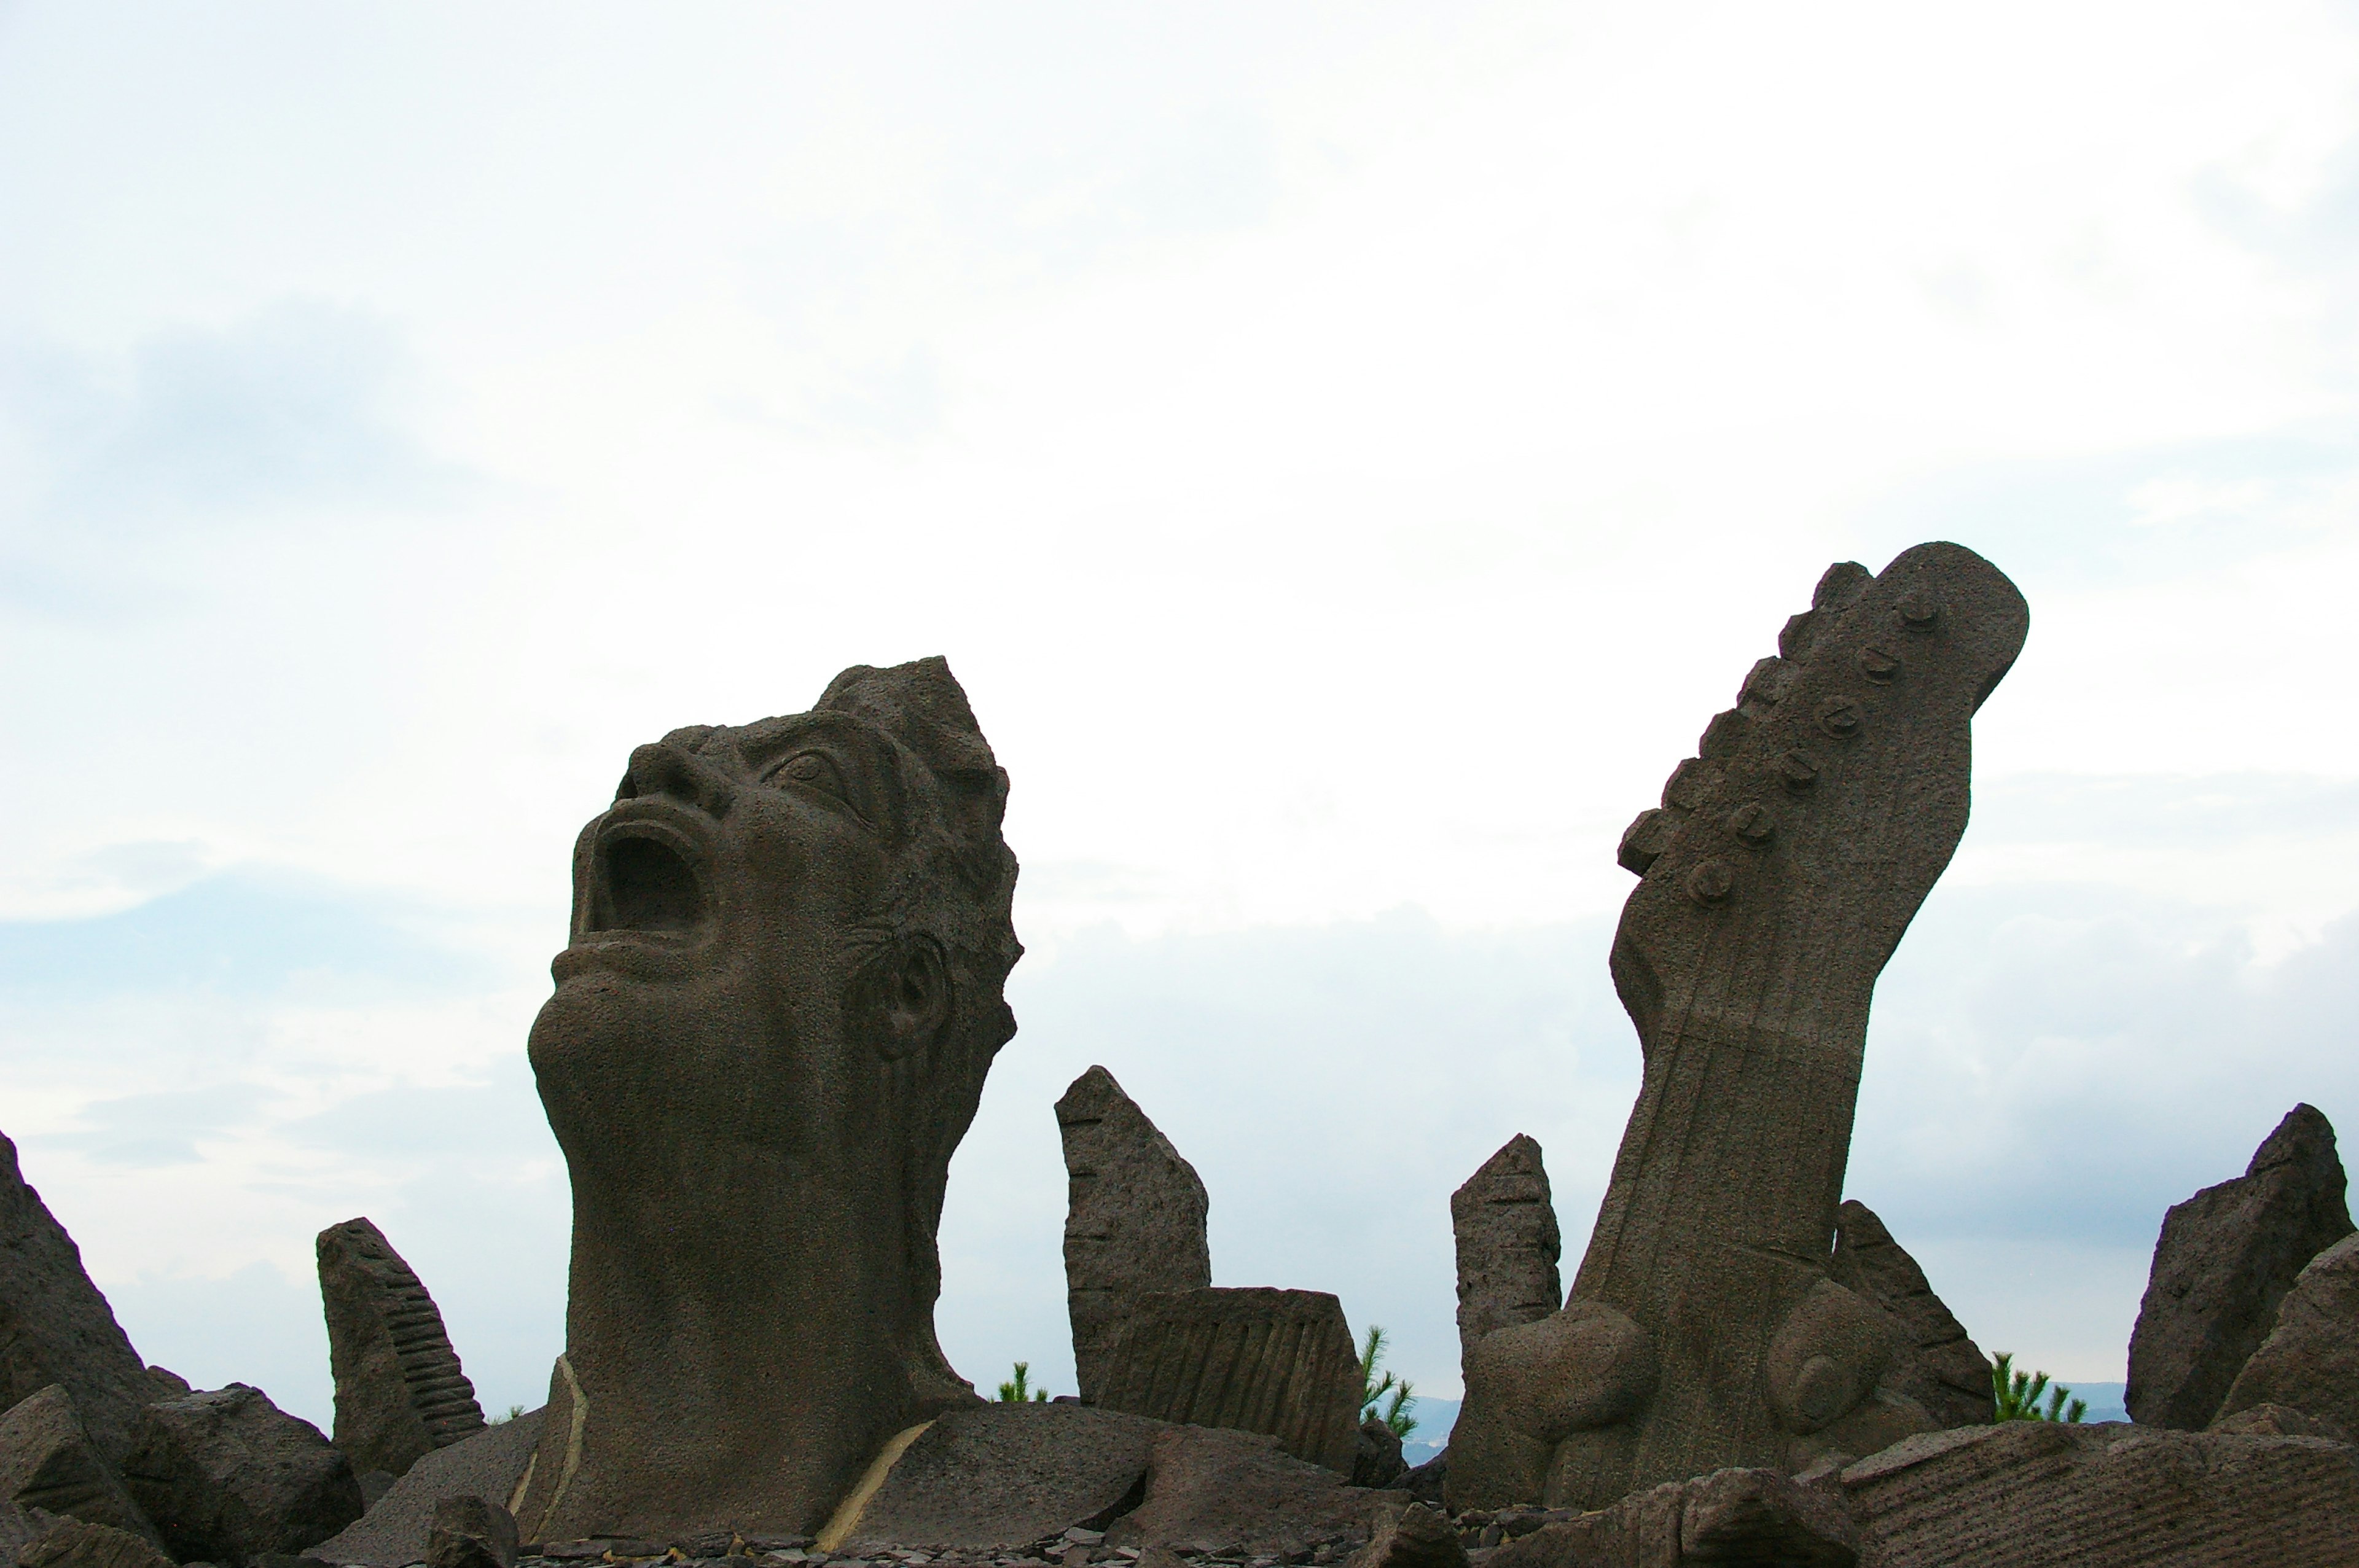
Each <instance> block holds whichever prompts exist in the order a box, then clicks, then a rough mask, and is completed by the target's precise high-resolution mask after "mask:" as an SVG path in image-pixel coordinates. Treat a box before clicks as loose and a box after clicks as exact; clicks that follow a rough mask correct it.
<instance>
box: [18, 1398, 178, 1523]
mask: <svg viewBox="0 0 2359 1568" xmlns="http://www.w3.org/2000/svg"><path fill="white" fill-rule="evenodd" d="M0 1498H5V1499H7V1500H8V1501H10V1502H13V1503H15V1504H16V1506H17V1507H18V1508H21V1509H45V1510H47V1511H48V1512H49V1513H53V1514H65V1515H69V1516H71V1517H72V1518H74V1519H82V1520H84V1521H86V1522H88V1523H91V1524H103V1525H110V1526H113V1527H114V1528H115V1529H117V1530H129V1531H130V1532H131V1533H132V1534H134V1535H136V1536H139V1537H141V1538H143V1539H144V1540H146V1541H148V1542H149V1543H150V1544H151V1545H154V1546H161V1545H162V1544H163V1541H162V1538H161V1537H159V1536H158V1535H157V1533H156V1527H155V1526H154V1525H152V1524H150V1523H148V1522H147V1515H146V1514H145V1513H143V1512H141V1511H140V1508H139V1505H138V1504H137V1503H136V1502H133V1501H132V1500H131V1494H130V1493H128V1492H126V1491H125V1490H124V1489H123V1483H122V1482H121V1481H119V1480H117V1479H116V1478H115V1475H114V1470H113V1469H112V1468H111V1467H110V1466H109V1465H107V1463H106V1461H105V1459H104V1458H103V1457H102V1456H101V1455H100V1454H99V1452H98V1447H97V1444H94V1443H92V1441H91V1437H90V1433H89V1432H88V1431H87V1430H85V1429H84V1428H83V1426H82V1418H81V1417H80V1416H79V1415H78V1414H76V1413H75V1411H74V1404H73V1396H71V1394H69V1393H67V1392H66V1390H65V1388H64V1386H63V1385H62V1384H59V1383H52V1384H50V1385H49V1387H48V1388H46V1389H43V1390H41V1391H40V1392H39V1393H38V1394H35V1395H33V1396H32V1397H31V1398H29V1399H25V1400H18V1401H17V1402H16V1405H15V1406H14V1407H12V1408H11V1409H10V1410H9V1411H7V1412H6V1413H5V1415H0Z"/></svg>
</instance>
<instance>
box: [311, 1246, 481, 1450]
mask: <svg viewBox="0 0 2359 1568" xmlns="http://www.w3.org/2000/svg"><path fill="white" fill-rule="evenodd" d="M316 1251H317V1253H318V1256H319V1263H320V1300H321V1306H322V1307H323V1308H324V1309H325V1311H326V1314H327V1319H328V1362H329V1366H330V1367H331V1368H332V1369H333V1371H334V1373H335V1377H336V1427H335V1434H334V1441H335V1444H336V1446H337V1447H338V1448H340V1449H342V1450H343V1452H344V1454H345V1455H346V1456H347V1457H349V1458H350V1459H351V1460H352V1462H353V1469H355V1470H358V1471H362V1472H367V1471H373V1470H382V1471H385V1472H387V1473H388V1474H390V1475H392V1476H400V1475H401V1474H402V1473H403V1472H405V1471H407V1470H408V1468H409V1467H410V1466H411V1465H414V1464H416V1463H417V1462H418V1461H419V1459H420V1458H421V1457H423V1456H424V1455H425V1454H429V1453H431V1452H432V1451H433V1450H435V1449H437V1448H441V1447H445V1446H447V1445H449V1444H453V1443H456V1442H458V1441H459V1440H460V1439H461V1438H462V1437H467V1436H470V1435H472V1434H473V1433H478V1432H481V1431H483V1430H484V1411H483V1407H482V1406H480V1405H478V1404H477V1403H476V1402H475V1386H474V1384H473V1383H471V1382H469V1381H468V1380H467V1374H466V1372H465V1371H464V1370H463V1369H462V1368H461V1367H460V1365H459V1353H458V1352H457V1351H456V1350H454V1349H452V1348H451V1336H450V1335H449V1333H448V1332H446V1331H445V1330H444V1328H443V1326H442V1314H441V1312H440V1310H439V1309H437V1308H436V1306H435V1305H434V1298H433V1297H432V1296H430V1295H429V1294H428V1293H427V1291H426V1286H425V1285H424V1284H423V1283H422V1282H421V1281H419V1278H418V1274H417V1271H415V1270H413V1269H411V1268H410V1266H409V1265H408V1262H407V1261H405V1260H403V1258H402V1256H401V1254H400V1253H398V1252H396V1251H395V1250H394V1249H393V1244H392V1243H391V1242H389V1241H387V1240H386V1238H385V1233H384V1232H383V1231H381V1230H379V1229H378V1228H377V1227H375V1225H373V1224H371V1223H370V1222H369V1221H368V1220H367V1219H365V1218H361V1219H348V1220H346V1221H344V1222H343V1223H342V1225H332V1226H330V1227H328V1228H327V1229H325V1230H322V1231H321V1232H320V1235H319V1239H318V1242H317V1244H316Z"/></svg>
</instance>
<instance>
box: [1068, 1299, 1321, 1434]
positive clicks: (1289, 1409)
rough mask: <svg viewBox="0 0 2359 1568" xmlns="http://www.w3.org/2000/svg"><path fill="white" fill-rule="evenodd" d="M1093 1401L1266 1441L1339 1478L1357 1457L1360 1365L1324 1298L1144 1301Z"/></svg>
mask: <svg viewBox="0 0 2359 1568" xmlns="http://www.w3.org/2000/svg"><path fill="white" fill-rule="evenodd" d="M1098 1403H1099V1404H1101V1405H1103V1406H1104V1407H1105V1408H1106V1409H1108V1410H1116V1411H1125V1412H1127V1413H1129V1414H1131V1415H1143V1416H1151V1417H1153V1418H1154V1419H1156V1420H1158V1421H1171V1422H1187V1423H1189V1424H1190V1425H1193V1426H1213V1427H1228V1428H1231V1429H1233V1430H1234V1431H1238V1432H1254V1433H1266V1434H1268V1435H1270V1436H1273V1437H1275V1438H1277V1443H1278V1446H1279V1447H1280V1448H1283V1449H1284V1450H1285V1451H1286V1452H1287V1453H1288V1454H1293V1455H1294V1456H1295V1457H1296V1458H1298V1459H1306V1460H1309V1461H1310V1463H1311V1464H1313V1465H1325V1466H1326V1467H1327V1468H1329V1469H1331V1470H1333V1471H1335V1472H1336V1473H1338V1474H1339V1475H1343V1476H1349V1475H1350V1474H1351V1473H1352V1464H1353V1459H1354V1458H1356V1457H1357V1455H1358V1452H1359V1416H1360V1360H1359V1357H1358V1355H1357V1354H1356V1353H1355V1351H1354V1348H1353V1344H1352V1330H1351V1325H1348V1324H1346V1323H1345V1322H1344V1321H1343V1303H1341V1302H1338V1301H1337V1300H1336V1299H1335V1298H1334V1297H1333V1296H1331V1295H1329V1294H1327V1293H1326V1292H1323V1291H1279V1290H1269V1289H1263V1288H1254V1289H1245V1290H1232V1289H1222V1290H1201V1291H1182V1292H1172V1293H1169V1294H1164V1293H1154V1294H1147V1295H1142V1296H1140V1297H1139V1298H1138V1299H1137V1301H1136V1303H1135V1304H1134V1306H1133V1309H1132V1313H1131V1316H1130V1321H1129V1324H1128V1325H1127V1326H1126V1327H1125V1329H1124V1331H1123V1336H1122V1338H1121V1339H1120V1340H1119V1341H1118V1342H1117V1344H1116V1346H1115V1347H1114V1354H1113V1356H1112V1357H1109V1359H1108V1361H1107V1364H1106V1369H1105V1377H1104V1381H1103V1384H1102V1385H1101V1387H1100V1390H1099V1397H1098Z"/></svg>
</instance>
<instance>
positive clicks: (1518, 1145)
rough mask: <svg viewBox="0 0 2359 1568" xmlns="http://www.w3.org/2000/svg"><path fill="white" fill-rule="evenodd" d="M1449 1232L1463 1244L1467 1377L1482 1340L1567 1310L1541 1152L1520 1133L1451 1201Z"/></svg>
mask: <svg viewBox="0 0 2359 1568" xmlns="http://www.w3.org/2000/svg"><path fill="white" fill-rule="evenodd" d="M1450 1228H1451V1231H1452V1232H1453V1233H1454V1234H1455V1236H1456V1238H1457V1241H1458V1350H1459V1363H1460V1366H1461V1368H1463V1366H1464V1364H1465V1360H1466V1358H1467V1357H1470V1356H1472V1355H1473V1351H1474V1343H1475V1341H1477V1340H1479V1339H1481V1338H1482V1337H1483V1336H1484V1335H1486V1334H1489V1333H1491V1332H1492V1331H1493V1330H1494V1329H1500V1328H1511V1327H1514V1326H1515V1325H1518V1324H1526V1323H1538V1321H1539V1320H1540V1319H1541V1318H1544V1317H1546V1316H1548V1315H1549V1314H1550V1313H1552V1312H1554V1311H1556V1310H1557V1308H1558V1307H1559V1306H1560V1305H1561V1304H1562V1303H1563V1301H1564V1287H1563V1284H1562V1283H1561V1282H1560V1281H1559V1279H1558V1277H1557V1269H1556V1266H1557V1260H1558V1258H1559V1257H1560V1255H1561V1253H1562V1251H1563V1247H1564V1242H1563V1238H1562V1237H1561V1236H1560V1235H1559V1233H1558V1231H1557V1226H1556V1205H1555V1203H1554V1202H1553V1201H1551V1199H1550V1198H1549V1179H1548V1167H1547V1166H1546V1165H1544V1164H1542V1163H1541V1162H1540V1146H1539V1144H1538V1142H1537V1141H1534V1140H1533V1139H1531V1138H1528V1137H1527V1136H1526V1135H1525V1134H1523V1133H1520V1132H1518V1133H1517V1134H1516V1135H1515V1136H1514V1137H1513V1138H1510V1139H1509V1140H1507V1141H1506V1144H1505V1145H1504V1146H1502V1147H1501V1149H1500V1150H1499V1152H1497V1153H1496V1154H1494V1155H1492V1156H1491V1157H1490V1158H1489V1159H1488V1160H1485V1161H1484V1162H1483V1166H1482V1169H1480V1170H1478V1171H1476V1172H1475V1173H1473V1175H1471V1176H1469V1177H1467V1178H1466V1184H1465V1185H1464V1186H1462V1187H1460V1188H1459V1189H1458V1190H1457V1191H1456V1192H1454V1193H1452V1194H1451V1195H1450Z"/></svg>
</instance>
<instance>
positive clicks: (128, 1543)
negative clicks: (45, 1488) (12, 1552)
mask: <svg viewBox="0 0 2359 1568" xmlns="http://www.w3.org/2000/svg"><path fill="white" fill-rule="evenodd" d="M15 1561H16V1564H17V1568H172V1560H171V1559H170V1558H168V1557H167V1556H165V1555H164V1554H163V1552H159V1551H158V1550H157V1548H156V1544H155V1543H154V1542H153V1541H148V1540H147V1539H146V1538H145V1537H143V1536H139V1535H136V1534H134V1533H133V1532H131V1531H130V1530H117V1529H115V1528H114V1526H113V1525H105V1524H95V1523H92V1522H91V1521H89V1520H87V1519H59V1520H58V1521H57V1522H56V1523H55V1524H52V1525H51V1526H50V1527H49V1529H48V1530H44V1531H42V1532H41V1533H40V1534H39V1535H38V1536H36V1537H34V1538H33V1539H32V1540H31V1541H27V1542H26V1543H25V1544H24V1545H23V1546H21V1547H19V1548H17V1551H16V1558H15Z"/></svg>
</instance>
